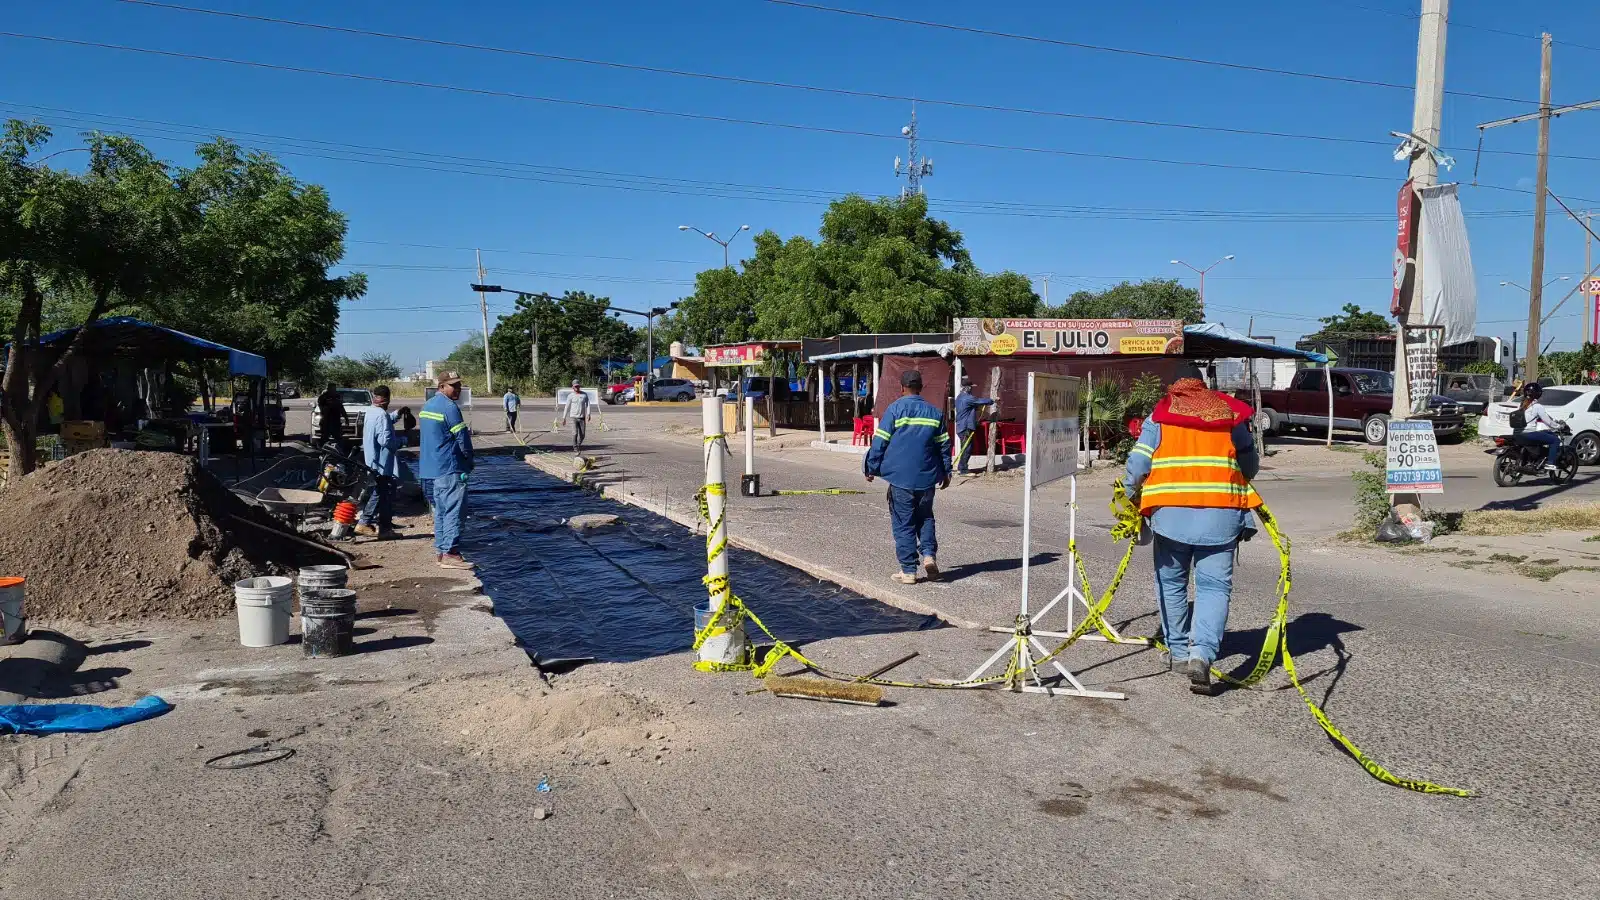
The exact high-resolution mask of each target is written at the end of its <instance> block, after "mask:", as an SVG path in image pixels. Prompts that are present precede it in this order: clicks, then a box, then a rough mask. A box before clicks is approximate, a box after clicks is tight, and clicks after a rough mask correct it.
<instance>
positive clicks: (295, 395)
mask: <svg viewBox="0 0 1600 900" xmlns="http://www.w3.org/2000/svg"><path fill="white" fill-rule="evenodd" d="M278 396H279V397H282V398H283V399H285V400H298V399H300V385H298V384H295V383H294V382H292V381H280V382H278Z"/></svg>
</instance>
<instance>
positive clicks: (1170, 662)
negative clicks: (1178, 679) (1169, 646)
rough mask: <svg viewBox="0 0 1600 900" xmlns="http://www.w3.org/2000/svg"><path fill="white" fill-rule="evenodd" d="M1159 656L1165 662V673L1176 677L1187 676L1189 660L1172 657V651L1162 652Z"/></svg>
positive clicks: (1181, 657)
mask: <svg viewBox="0 0 1600 900" xmlns="http://www.w3.org/2000/svg"><path fill="white" fill-rule="evenodd" d="M1161 656H1162V658H1164V659H1165V660H1166V661H1167V671H1168V672H1172V673H1175V674H1178V675H1187V674H1189V660H1188V658H1187V657H1183V656H1173V655H1172V651H1170V650H1163V651H1161Z"/></svg>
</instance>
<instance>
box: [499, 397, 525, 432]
mask: <svg viewBox="0 0 1600 900" xmlns="http://www.w3.org/2000/svg"><path fill="white" fill-rule="evenodd" d="M501 401H502V402H503V403H504V404H505V407H506V434H516V433H517V413H518V412H519V411H521V409H522V398H521V397H518V396H517V392H516V391H514V390H512V389H511V388H509V387H508V388H506V395H505V396H504V397H502V398H501Z"/></svg>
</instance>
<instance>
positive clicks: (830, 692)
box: [761, 675, 883, 706]
mask: <svg viewBox="0 0 1600 900" xmlns="http://www.w3.org/2000/svg"><path fill="white" fill-rule="evenodd" d="M761 683H762V684H763V685H765V686H766V688H767V690H768V691H769V692H771V693H772V695H773V696H774V697H791V698H794V699H797V700H825V701H827V702H829V703H851V704H854V705H856V706H882V705H883V688H881V687H879V686H877V685H875V684H859V683H855V682H847V681H832V680H830V679H826V678H784V677H783V676H781V675H769V676H767V677H766V678H764V679H762V682H761Z"/></svg>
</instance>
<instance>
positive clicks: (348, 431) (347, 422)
mask: <svg viewBox="0 0 1600 900" xmlns="http://www.w3.org/2000/svg"><path fill="white" fill-rule="evenodd" d="M338 393H339V399H340V400H341V401H343V403H344V423H343V427H344V433H345V436H346V437H347V438H349V439H350V440H351V441H352V442H353V443H355V444H360V443H361V423H362V422H364V421H366V418H367V411H368V410H372V409H376V408H377V407H375V406H373V405H372V392H371V391H368V390H364V389H362V388H339V389H338ZM311 434H312V436H313V438H315V439H319V440H320V439H321V437H322V410H320V409H318V408H317V405H316V401H314V400H313V401H312V404H311Z"/></svg>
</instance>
